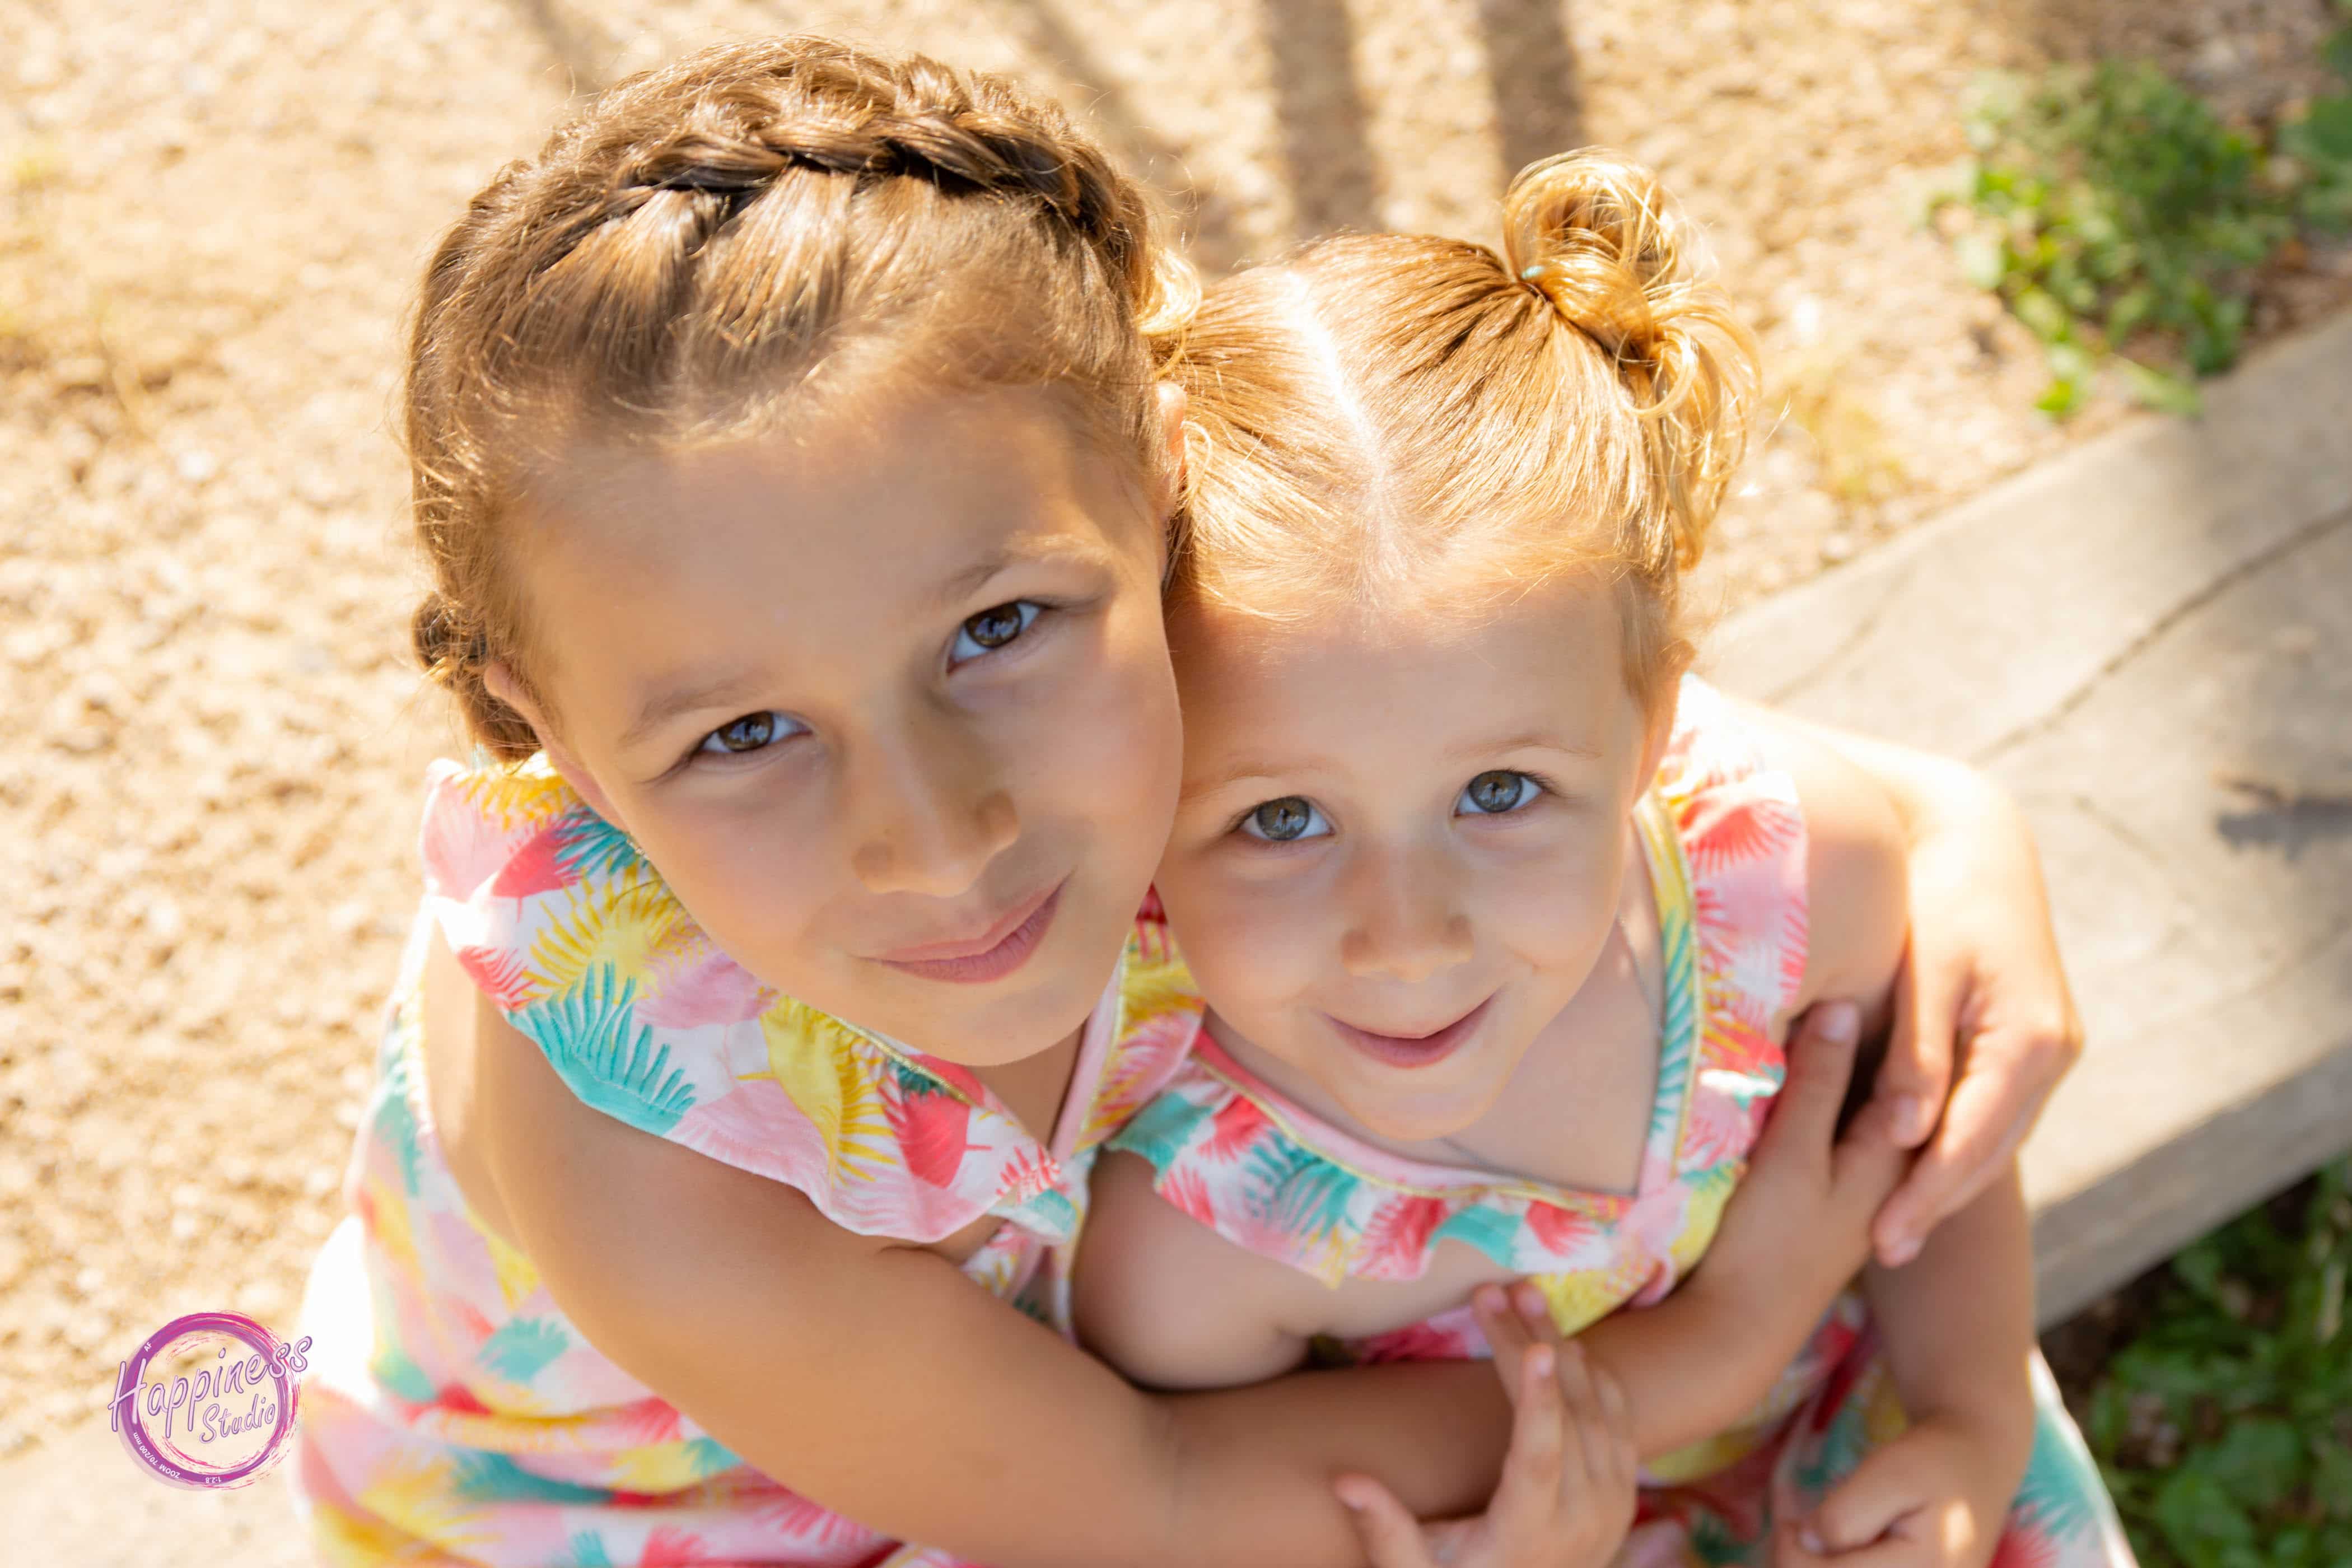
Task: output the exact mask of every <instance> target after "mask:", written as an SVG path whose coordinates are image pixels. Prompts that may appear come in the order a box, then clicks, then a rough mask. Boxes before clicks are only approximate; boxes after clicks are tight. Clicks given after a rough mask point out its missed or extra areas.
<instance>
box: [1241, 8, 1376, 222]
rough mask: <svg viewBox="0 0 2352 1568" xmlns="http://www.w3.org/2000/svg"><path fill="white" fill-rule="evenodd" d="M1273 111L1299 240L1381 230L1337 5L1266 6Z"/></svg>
mask: <svg viewBox="0 0 2352 1568" xmlns="http://www.w3.org/2000/svg"><path fill="white" fill-rule="evenodd" d="M1259 15H1260V16H1261V17H1262V18H1263V20H1264V25H1265V42H1266V49H1267V52H1268V53H1269V54H1271V55H1272V56H1273V66H1274V111H1275V118H1276V121H1277V123H1278V126H1279V129H1280V132H1281V137H1282V145H1281V158H1282V168H1283V177H1284V180H1285V182H1286V184H1288V186H1289V188H1290V201H1291V215H1292V216H1291V225H1292V231H1293V233H1294V234H1295V236H1296V237H1297V238H1299V239H1302V240H1305V239H1311V238H1313V237H1316V236H1318V235H1322V234H1329V233H1331V232H1333V231H1334V230H1337V229H1371V228H1377V227H1379V226H1380V210H1381V182H1380V172H1379V170H1378V168H1377V167H1376V166H1375V164H1374V162H1373V158H1372V142H1371V133H1370V119H1369V115H1368V113H1367V110H1366V109H1365V106H1364V95H1363V89H1362V88H1361V87H1360V84H1359V83H1358V81H1357V78H1356V37H1355V26H1354V24H1353V23H1351V22H1350V21H1349V17H1348V8H1347V6H1346V5H1344V4H1343V3H1342V0H1266V3H1265V5H1264V6H1263V7H1262V8H1261V9H1260V12H1259Z"/></svg>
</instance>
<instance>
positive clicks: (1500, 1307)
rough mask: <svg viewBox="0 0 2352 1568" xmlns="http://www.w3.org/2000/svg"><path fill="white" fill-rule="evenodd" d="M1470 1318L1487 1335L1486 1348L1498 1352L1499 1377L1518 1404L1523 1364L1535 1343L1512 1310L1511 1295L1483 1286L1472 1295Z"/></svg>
mask: <svg viewBox="0 0 2352 1568" xmlns="http://www.w3.org/2000/svg"><path fill="white" fill-rule="evenodd" d="M1470 1315H1471V1317H1472V1318H1474V1319H1475V1320H1476V1321H1477V1324H1478V1329H1479V1331H1480V1332H1482V1333H1484V1334H1485V1335H1486V1348H1487V1349H1488V1350H1490V1351H1492V1352H1494V1357H1495V1374H1496V1376H1497V1377H1500V1378H1501V1379H1502V1380H1503V1387H1504V1388H1505V1389H1506V1390H1507V1392H1508V1393H1509V1394H1510V1395H1511V1398H1512V1399H1513V1400H1514V1401H1517V1398H1518V1396H1519V1394H1518V1389H1519V1371H1520V1367H1519V1363H1520V1362H1521V1361H1522V1360H1523V1359H1524V1358H1525V1357H1526V1355H1527V1353H1528V1347H1529V1346H1531V1345H1532V1344H1534V1340H1532V1339H1531V1338H1529V1336H1528V1326H1527V1324H1526V1322H1524V1321H1522V1320H1521V1319H1520V1317H1519V1315H1518V1313H1517V1311H1515V1310H1512V1307H1511V1298H1510V1293H1509V1292H1508V1291H1507V1290H1505V1289H1503V1287H1501V1286H1500V1285H1481V1286H1480V1287H1479V1288H1478V1289H1475V1290H1474V1291H1472V1292H1471V1295H1470Z"/></svg>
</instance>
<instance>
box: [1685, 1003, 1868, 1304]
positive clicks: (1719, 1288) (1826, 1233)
mask: <svg viewBox="0 0 2352 1568" xmlns="http://www.w3.org/2000/svg"><path fill="white" fill-rule="evenodd" d="M1860 1022H1861V1019H1860V1015H1859V1013H1858V1012H1857V1010H1856V1009H1855V1007H1854V1005H1853V1003H1851V1002H1842V1001H1841V1002H1824V1003H1822V1004H1820V1005H1817V1006H1815V1007H1813V1008H1812V1009H1811V1010H1810V1011H1809V1012H1807V1013H1806V1014H1805V1016H1804V1017H1803V1018H1802V1020H1801V1022H1800V1025H1799V1026H1798V1027H1797V1029H1796V1030H1795V1032H1794V1034H1793V1035H1792V1037H1791V1038H1790V1042H1789V1052H1788V1055H1789V1077H1788V1081H1787V1082H1786V1083H1785V1084H1784V1085H1783V1086H1782V1087H1781V1089H1780V1094H1779V1095H1778V1096H1776V1097H1775V1098H1774V1100H1773V1103H1772V1110H1771V1120H1770V1121H1769V1122H1767V1123H1766V1125H1765V1128H1764V1135H1763V1136H1762V1137H1761V1138H1760V1139H1759V1140H1758V1141H1757V1144H1756V1151H1755V1153H1754V1154H1753V1155H1752V1156H1751V1158H1750V1161H1749V1164H1748V1174H1747V1177H1746V1179H1744V1180H1743V1181H1742V1182H1741V1183H1740V1184H1739V1187H1738V1191H1737V1192H1735V1193H1734V1194H1732V1198H1731V1203H1730V1205H1729V1207H1728V1208H1727V1209H1726V1210H1725V1212H1724V1217H1723V1228H1722V1229H1721V1230H1719V1231H1718V1232H1717V1233H1716V1237H1715V1240H1714V1242H1713V1243H1712V1244H1711V1245H1710V1246H1709V1247H1707V1251H1706V1258H1704V1259H1703V1260H1702V1261H1701V1263H1700V1265H1699V1267H1698V1268H1697V1269H1696V1271H1695V1272H1694V1273H1693V1275H1692V1276H1691V1279H1690V1286H1689V1287H1686V1288H1696V1289H1699V1290H1702V1291H1705V1292H1706V1293H1709V1294H1711V1295H1718V1296H1722V1297H1724V1298H1726V1299H1727V1300H1732V1301H1734V1302H1737V1303H1738V1304H1739V1306H1740V1307H1742V1308H1743V1309H1744V1310H1757V1309H1759V1308H1761V1307H1763V1306H1765V1305H1767V1304H1768V1303H1769V1304H1778V1303H1780V1302H1786V1303H1789V1304H1790V1309H1791V1310H1803V1311H1804V1312H1806V1313H1807V1314H1808V1321H1810V1319H1811V1317H1812V1316H1817V1315H1818V1314H1819V1313H1820V1312H1821V1311H1822V1310H1824V1309H1825V1308H1827V1307H1828V1305H1829V1303H1830V1301H1831V1300H1832V1298H1833V1297H1835V1296H1836V1294H1837V1292H1838V1290H1839V1289H1841V1288H1842V1287H1843V1286H1844V1284H1845V1283H1846V1282H1847V1281H1848V1280H1850V1279H1853V1276H1854V1275H1855V1274H1856V1273H1858V1272H1859V1271H1860V1270H1861V1268H1862V1266H1863V1265H1864V1262H1866V1261H1867V1260H1868V1258H1869V1256H1870V1222H1871V1216H1872V1215H1874V1214H1875V1213H1876V1212H1877V1210H1878V1206H1879V1205H1880V1203H1881V1202H1882V1201H1884V1200H1885V1197H1886V1195H1887V1194H1889V1193H1891V1192H1893V1191H1894V1190H1895V1183H1896V1182H1897V1181H1899V1180H1900V1179H1901V1178H1902V1175H1903V1173H1904V1170H1905V1169H1906V1165H1907V1164H1908V1163H1909V1156H1908V1155H1907V1154H1906V1153H1905V1152H1903V1151H1902V1150H1901V1149H1899V1148H1897V1147H1896V1146H1895V1141H1894V1139H1893V1138H1892V1136H1891V1135H1890V1134H1889V1133H1888V1131H1887V1130H1886V1117H1887V1115H1888V1112H1887V1111H1886V1110H1885V1108H1884V1107H1882V1106H1878V1105H1872V1106H1869V1107H1867V1108H1865V1109H1864V1110H1863V1112H1862V1113H1861V1114H1860V1115H1859V1116H1857V1117H1856V1118H1855V1119H1854V1122H1853V1126H1852V1127H1851V1128H1849V1129H1848V1130H1847V1131H1846V1135H1845V1136H1844V1138H1843V1139H1840V1138H1838V1136H1837V1121H1838V1111H1839V1108H1840V1107H1841V1106H1842V1105H1843V1103H1844V1100H1845V1098H1846V1087H1847V1085H1848V1083H1849V1082H1850V1080H1851V1079H1852V1078H1853V1060H1854V1053H1855V1048H1856V1041H1855V1035H1856V1032H1857V1030H1858V1029H1859V1027H1860Z"/></svg>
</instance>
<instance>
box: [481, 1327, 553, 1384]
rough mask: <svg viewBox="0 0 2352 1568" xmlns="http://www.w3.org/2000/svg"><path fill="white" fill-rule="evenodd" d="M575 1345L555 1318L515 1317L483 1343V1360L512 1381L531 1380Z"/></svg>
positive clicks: (486, 1364) (525, 1381)
mask: <svg viewBox="0 0 2352 1568" xmlns="http://www.w3.org/2000/svg"><path fill="white" fill-rule="evenodd" d="M571 1348H572V1336H571V1335H569V1334H567V1333H565V1332H564V1331H563V1325H562V1324H561V1323H559V1322H557V1321H555V1320H554V1319H553V1318H514V1319H510V1320H509V1321H507V1322H506V1323H505V1324H504V1325H502V1326H501V1327H500V1328H499V1331H498V1332H496V1333H494V1334H492V1335H491V1336H490V1337H489V1338H488V1339H487V1340H484V1341H483V1342H482V1348H481V1351H480V1352H478V1359H479V1360H480V1362H481V1363H482V1364H483V1365H484V1366H486V1367H488V1368H489V1369H490V1370H491V1371H492V1372H495V1373H498V1374H499V1376H500V1377H503V1378H505V1379H506V1380H507V1381H508V1382H509V1383H529V1382H530V1380H531V1379H532V1378H534V1377H537V1376H538V1375H539V1373H540V1370H541V1368H542V1367H544V1366H546V1365H547V1363H549V1362H551V1361H553V1360H554V1359H555V1358H556V1357H557V1356H560V1355H562V1353H563V1352H565V1351H568V1350H570V1349H571Z"/></svg>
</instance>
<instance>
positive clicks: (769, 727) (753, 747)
mask: <svg viewBox="0 0 2352 1568" xmlns="http://www.w3.org/2000/svg"><path fill="white" fill-rule="evenodd" d="M807 733H808V726H807V725H805V724H803V723H802V722H801V721H799V720H797V719H787V718H786V717H784V716H783V715H782V713H778V712H775V711H773V710H770V711H768V712H765V713H746V714H744V715H743V716H742V717H741V718H740V719H731V720H730V721H727V722H726V723H724V724H721V725H720V726H719V728H717V729H716V730H713V731H710V733H709V734H708V735H705V736H704V737H702V741H701V743H700V744H698V745H697V746H696V747H695V748H694V749H695V751H696V752H698V753H700V754H702V755H705V756H714V757H724V756H741V755H742V754H743V753H744V752H763V751H766V750H767V749H768V748H769V747H770V746H772V745H774V744H775V743H776V742H779V741H789V740H791V739H792V738H793V736H794V735H805V734H807Z"/></svg>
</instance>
